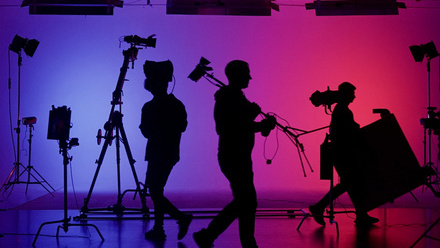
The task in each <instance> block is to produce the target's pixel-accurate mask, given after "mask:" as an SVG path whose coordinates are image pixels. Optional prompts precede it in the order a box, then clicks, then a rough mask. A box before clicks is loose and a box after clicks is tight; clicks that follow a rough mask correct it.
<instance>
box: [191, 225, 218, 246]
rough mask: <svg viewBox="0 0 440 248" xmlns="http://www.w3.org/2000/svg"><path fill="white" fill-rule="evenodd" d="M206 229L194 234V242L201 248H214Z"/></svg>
mask: <svg viewBox="0 0 440 248" xmlns="http://www.w3.org/2000/svg"><path fill="white" fill-rule="evenodd" d="M206 232H207V231H206V229H202V230H200V231H198V232H195V233H194V234H193V238H194V241H196V244H197V245H198V246H199V248H211V247H214V245H213V244H212V241H211V240H210V239H209V238H208V234H207V233H206Z"/></svg>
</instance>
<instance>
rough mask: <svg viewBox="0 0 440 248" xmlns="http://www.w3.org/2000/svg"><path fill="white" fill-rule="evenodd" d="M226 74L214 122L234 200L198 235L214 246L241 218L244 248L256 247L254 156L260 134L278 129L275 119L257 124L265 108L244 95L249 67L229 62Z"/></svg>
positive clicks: (198, 240)
mask: <svg viewBox="0 0 440 248" xmlns="http://www.w3.org/2000/svg"><path fill="white" fill-rule="evenodd" d="M225 73H226V76H227V78H228V81H229V85H227V86H224V87H222V88H221V89H219V90H218V91H217V92H216V93H215V101H216V102H215V107H214V119H215V123H216V131H217V134H218V135H219V146H218V161H219V165H220V169H221V171H222V172H223V174H224V175H225V177H226V178H227V179H228V181H229V183H230V186H231V189H232V194H233V197H234V199H233V200H232V202H231V203H229V204H228V205H227V206H226V207H225V208H224V209H223V210H222V211H221V212H220V213H219V214H218V215H217V216H216V217H215V218H214V219H213V220H212V222H211V223H210V224H209V226H208V228H207V229H202V230H201V231H199V232H196V233H194V239H195V241H196V243H197V245H198V246H199V247H201V248H205V247H212V246H213V242H214V240H215V239H216V238H217V237H218V236H219V235H220V234H221V233H223V232H224V231H225V230H226V229H227V228H228V226H229V225H230V224H231V223H232V222H233V221H234V220H235V219H237V218H238V225H239V233H240V241H241V245H242V247H243V248H256V247H257V243H256V241H255V237H254V231H255V213H256V209H257V195H256V191H255V187H254V180H253V176H254V175H253V171H252V158H251V153H252V149H253V146H254V139H255V133H256V132H262V133H264V134H265V135H266V136H267V135H269V132H270V130H272V129H273V128H274V127H275V123H276V120H275V118H274V117H271V118H268V119H264V120H262V121H261V122H255V121H254V120H255V118H256V117H257V116H258V115H259V114H260V112H261V109H260V107H259V106H258V105H257V104H256V103H251V102H249V100H247V99H246V97H245V95H244V94H243V92H242V89H245V88H247V87H248V85H249V80H250V79H251V76H250V70H249V65H248V64H247V63H246V62H244V61H241V60H234V61H231V62H229V63H228V65H227V66H226V68H225Z"/></svg>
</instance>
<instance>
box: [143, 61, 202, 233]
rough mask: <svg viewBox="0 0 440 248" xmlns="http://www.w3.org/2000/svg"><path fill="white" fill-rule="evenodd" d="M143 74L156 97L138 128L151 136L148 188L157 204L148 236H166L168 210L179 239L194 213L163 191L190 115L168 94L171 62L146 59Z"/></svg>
mask: <svg viewBox="0 0 440 248" xmlns="http://www.w3.org/2000/svg"><path fill="white" fill-rule="evenodd" d="M144 73H145V76H146V80H145V89H146V90H148V91H149V92H151V94H153V99H152V100H151V101H149V102H147V103H145V105H144V106H143V108H142V118H141V124H140V126H139V128H140V129H141V132H142V134H143V135H144V137H145V138H147V139H148V143H147V149H146V152H145V160H146V161H148V169H147V174H146V179H145V187H146V188H148V189H149V192H150V196H151V199H152V201H153V204H154V226H153V228H152V229H151V230H149V231H148V232H146V233H145V238H146V239H149V240H153V241H163V240H165V239H166V235H165V231H164V228H163V224H164V213H167V214H169V215H170V216H171V217H172V218H174V219H176V220H177V221H178V222H177V223H178V225H179V233H178V239H179V240H180V239H182V238H183V237H184V236H185V235H186V233H187V231H188V226H189V225H190V223H191V221H192V219H193V216H192V215H187V214H185V213H183V212H181V211H179V210H178V209H177V208H176V207H175V206H174V205H173V204H172V203H171V202H170V201H169V200H168V199H167V198H165V196H164V194H163V192H164V187H165V184H166V182H167V180H168V176H169V175H170V173H171V170H172V169H173V167H174V165H175V164H176V163H177V162H178V161H179V159H180V157H179V150H180V138H181V135H182V132H184V131H185V129H186V126H187V124H188V122H187V114H186V110H185V106H184V105H183V104H182V102H180V101H179V100H178V99H177V98H176V97H175V96H174V95H173V94H168V93H167V88H168V82H170V81H172V77H173V64H172V63H171V61H169V60H167V61H162V62H154V61H146V62H145V64H144Z"/></svg>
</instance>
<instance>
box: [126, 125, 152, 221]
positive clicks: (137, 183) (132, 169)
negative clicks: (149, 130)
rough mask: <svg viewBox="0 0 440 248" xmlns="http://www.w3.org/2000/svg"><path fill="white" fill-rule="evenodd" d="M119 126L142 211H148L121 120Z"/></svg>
mask: <svg viewBox="0 0 440 248" xmlns="http://www.w3.org/2000/svg"><path fill="white" fill-rule="evenodd" d="M120 126H121V127H120V131H121V136H122V142H123V143H124V147H125V151H126V152H127V157H128V160H129V162H130V166H131V171H132V172H133V177H134V180H135V182H136V190H137V191H139V197H140V199H141V202H142V211H143V212H145V211H146V212H147V213H148V208H147V204H146V199H145V194H144V192H142V190H141V187H140V183H139V179H138V176H137V174H136V169H135V168H134V163H135V162H136V161H135V160H134V159H133V155H132V154H131V150H130V146H129V144H128V140H127V136H126V134H125V130H124V126H123V125H122V122H121V125H120Z"/></svg>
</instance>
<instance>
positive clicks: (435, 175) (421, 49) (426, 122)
mask: <svg viewBox="0 0 440 248" xmlns="http://www.w3.org/2000/svg"><path fill="white" fill-rule="evenodd" d="M409 49H410V51H411V54H412V56H413V57H414V60H415V61H416V62H422V61H423V59H424V58H425V57H426V58H427V61H428V62H427V65H426V66H427V71H428V118H422V119H420V124H422V125H423V127H424V129H425V133H424V142H423V144H424V164H423V165H424V168H425V169H426V170H427V171H428V172H431V173H430V177H429V179H428V182H427V183H426V185H427V186H428V188H429V189H431V190H432V191H433V193H434V195H435V196H436V197H440V191H439V190H438V188H437V190H436V189H435V188H434V186H433V185H437V186H438V185H439V183H440V178H439V168H438V167H434V163H433V162H432V160H431V149H432V147H431V139H432V134H433V133H434V134H435V135H437V136H439V137H438V142H439V143H438V147H439V149H440V112H439V111H437V112H436V111H435V110H436V109H437V108H436V107H432V106H431V59H434V58H436V57H438V56H439V53H438V51H437V48H436V47H435V44H434V42H433V41H431V42H428V43H426V44H422V45H414V46H410V47H409ZM427 144H428V145H427ZM439 152H440V151H439ZM439 156H440V154H439ZM438 223H440V217H439V218H437V220H436V221H434V223H433V224H432V225H431V226H430V227H429V228H428V229H427V230H426V231H425V232H424V233H423V234H422V235H421V236H420V237H419V238H418V239H417V240H416V241H415V242H414V244H412V245H411V248H412V247H414V246H415V245H416V244H417V243H418V242H419V241H420V240H422V239H423V238H424V237H427V238H430V239H434V240H437V241H439V240H440V239H438V238H436V237H432V236H429V235H428V234H429V233H430V231H431V229H432V228H434V227H435V226H436V225H437V224H438Z"/></svg>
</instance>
